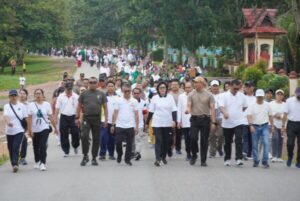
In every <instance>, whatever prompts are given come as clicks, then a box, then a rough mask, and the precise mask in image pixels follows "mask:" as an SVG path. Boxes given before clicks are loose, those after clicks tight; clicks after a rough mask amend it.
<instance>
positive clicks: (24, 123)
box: [9, 104, 28, 131]
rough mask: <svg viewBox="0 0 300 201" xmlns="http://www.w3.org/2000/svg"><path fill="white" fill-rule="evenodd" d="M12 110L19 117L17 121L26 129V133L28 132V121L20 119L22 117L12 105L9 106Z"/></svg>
mask: <svg viewBox="0 0 300 201" xmlns="http://www.w3.org/2000/svg"><path fill="white" fill-rule="evenodd" d="M9 106H10V108H11V109H12V111H13V112H14V114H15V116H16V117H17V119H18V120H19V121H20V123H21V126H22V127H23V128H24V130H25V131H27V128H28V125H27V121H26V119H25V118H23V119H20V117H19V116H18V115H17V113H16V111H15V110H14V108H13V106H12V105H11V104H9Z"/></svg>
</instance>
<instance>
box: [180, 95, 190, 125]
mask: <svg viewBox="0 0 300 201" xmlns="http://www.w3.org/2000/svg"><path fill="white" fill-rule="evenodd" d="M187 100H188V96H187V95H186V93H183V94H180V95H179V97H178V106H177V107H178V111H177V122H178V123H181V124H182V127H183V128H189V127H191V123H190V118H191V114H185V111H186V109H187Z"/></svg>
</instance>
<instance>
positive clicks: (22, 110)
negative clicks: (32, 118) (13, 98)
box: [3, 102, 28, 135]
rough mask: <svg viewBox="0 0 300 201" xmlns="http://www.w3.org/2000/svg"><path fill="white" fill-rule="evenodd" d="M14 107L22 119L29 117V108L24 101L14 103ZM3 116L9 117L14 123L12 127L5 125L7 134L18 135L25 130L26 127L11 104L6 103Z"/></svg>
mask: <svg viewBox="0 0 300 201" xmlns="http://www.w3.org/2000/svg"><path fill="white" fill-rule="evenodd" d="M12 107H13V108H14V110H15V112H16V113H17V115H18V117H19V118H20V119H21V120H22V119H24V118H26V117H28V114H27V109H26V107H25V105H24V104H23V103H19V102H18V103H17V104H16V105H13V104H12ZM3 116H6V117H8V118H9V120H10V123H12V124H13V126H12V127H9V126H7V125H5V134H6V135H16V134H18V133H22V132H24V128H23V127H22V125H21V122H20V120H19V119H18V118H17V117H16V115H15V114H14V112H13V110H12V109H11V107H10V105H9V104H5V105H4V108H3Z"/></svg>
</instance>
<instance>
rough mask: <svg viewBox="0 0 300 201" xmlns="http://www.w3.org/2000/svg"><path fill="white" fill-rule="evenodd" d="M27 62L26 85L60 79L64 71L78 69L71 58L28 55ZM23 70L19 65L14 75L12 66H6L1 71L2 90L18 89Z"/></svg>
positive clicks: (72, 71)
mask: <svg viewBox="0 0 300 201" xmlns="http://www.w3.org/2000/svg"><path fill="white" fill-rule="evenodd" d="M25 64H26V73H25V77H26V86H28V85H36V84H42V83H46V82H49V81H58V80H60V79H61V78H62V73H63V72H65V71H67V72H68V73H71V74H73V73H74V72H75V70H76V68H75V67H74V63H73V61H72V60H70V59H63V58H51V57H47V56H33V55H29V56H26V57H25ZM21 72H22V66H21V65H20V66H17V70H16V74H15V75H14V76H12V75H11V68H10V67H9V66H7V67H5V68H4V72H3V73H0V91H3V90H9V89H18V88H19V87H20V86H19V77H20V74H21ZM0 99H2V97H0Z"/></svg>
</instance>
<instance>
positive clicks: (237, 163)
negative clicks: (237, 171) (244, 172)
mask: <svg viewBox="0 0 300 201" xmlns="http://www.w3.org/2000/svg"><path fill="white" fill-rule="evenodd" d="M235 164H236V165H237V166H242V165H244V164H243V162H242V160H237V161H236V163H235Z"/></svg>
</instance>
